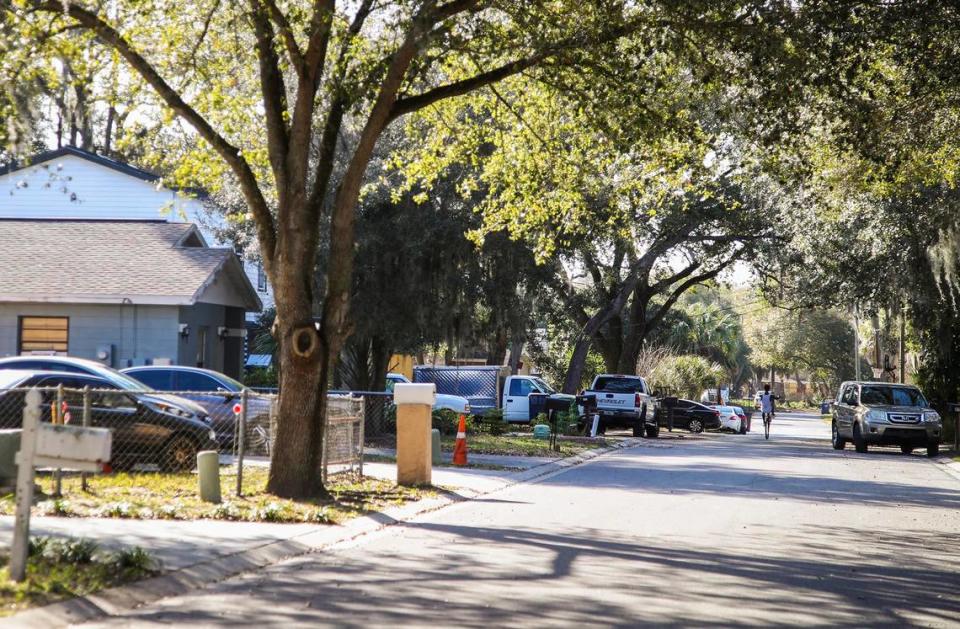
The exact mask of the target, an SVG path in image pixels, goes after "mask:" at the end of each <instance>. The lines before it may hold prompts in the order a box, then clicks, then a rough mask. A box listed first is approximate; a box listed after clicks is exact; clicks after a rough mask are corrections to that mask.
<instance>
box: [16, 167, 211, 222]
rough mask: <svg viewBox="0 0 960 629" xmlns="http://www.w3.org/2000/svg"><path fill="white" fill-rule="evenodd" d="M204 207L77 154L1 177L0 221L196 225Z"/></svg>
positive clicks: (170, 191)
mask: <svg viewBox="0 0 960 629" xmlns="http://www.w3.org/2000/svg"><path fill="white" fill-rule="evenodd" d="M24 185H26V187H24ZM200 208H201V203H200V201H198V200H196V199H191V198H188V197H181V196H178V195H177V193H176V192H174V191H173V190H168V189H166V188H160V189H157V186H156V184H155V183H151V182H149V181H143V180H141V179H137V178H136V177H132V176H130V175H126V174H123V173H121V172H117V171H115V170H111V169H110V168H107V167H105V166H101V165H99V164H95V163H93V162H91V161H89V160H86V159H83V158H81V157H77V156H75V155H66V156H64V157H61V158H59V159H55V160H51V161H48V162H44V163H42V164H37V165H34V166H29V167H27V168H24V169H22V170H18V171H15V172H12V173H8V174H6V175H0V218H87V219H131V220H173V221H191V222H192V221H193V220H194V219H195V218H196V215H197V212H198V211H199V210H200Z"/></svg>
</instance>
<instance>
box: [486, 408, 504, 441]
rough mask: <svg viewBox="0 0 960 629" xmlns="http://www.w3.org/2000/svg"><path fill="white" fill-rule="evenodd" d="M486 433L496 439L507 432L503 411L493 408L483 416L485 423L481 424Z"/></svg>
mask: <svg viewBox="0 0 960 629" xmlns="http://www.w3.org/2000/svg"><path fill="white" fill-rule="evenodd" d="M480 425H481V426H482V427H483V430H485V432H488V433H490V434H491V435H494V436H496V437H498V436H500V435H502V434H503V433H505V432H507V422H505V421H504V420H503V411H502V410H501V409H499V408H491V409H490V410H488V411H487V412H486V413H484V414H483V421H482V422H481V424H480Z"/></svg>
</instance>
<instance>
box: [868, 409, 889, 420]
mask: <svg viewBox="0 0 960 629" xmlns="http://www.w3.org/2000/svg"><path fill="white" fill-rule="evenodd" d="M864 419H866V420H867V421H868V422H885V421H887V414H886V413H884V412H883V411H867V415H866V417H864Z"/></svg>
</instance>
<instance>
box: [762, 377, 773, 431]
mask: <svg viewBox="0 0 960 629" xmlns="http://www.w3.org/2000/svg"><path fill="white" fill-rule="evenodd" d="M776 399H777V396H776V395H774V394H773V393H771V392H770V385H769V384H765V385H763V393H761V394H760V413H761V416H762V417H763V421H764V423H766V422H769V421H770V420H772V419H773V416H774V414H775V413H776V412H777V405H776Z"/></svg>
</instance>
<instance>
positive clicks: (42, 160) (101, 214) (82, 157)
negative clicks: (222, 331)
mask: <svg viewBox="0 0 960 629" xmlns="http://www.w3.org/2000/svg"><path fill="white" fill-rule="evenodd" d="M159 182H160V177H159V176H157V175H155V174H153V173H149V172H147V171H144V170H141V169H139V168H135V167H133V166H131V165H129V164H124V163H122V162H118V161H116V160H112V159H109V158H106V157H103V156H100V155H96V154H94V153H90V152H88V151H84V150H81V149H78V148H74V147H72V146H67V147H64V148H61V149H57V150H55V151H48V152H46V153H41V154H39V155H36V156H34V157H32V158H30V160H29V161H28V162H27V163H26V164H25V165H14V166H12V167H9V168H6V169H2V170H0V219H73V220H129V221H158V220H163V221H168V222H177V223H182V222H186V223H194V224H196V225H197V226H198V227H199V228H200V230H201V233H202V234H203V237H204V239H205V241H206V242H209V243H211V244H213V245H214V246H228V245H229V243H222V242H218V241H217V239H216V237H215V235H214V234H213V233H210V230H209V229H207V228H206V227H205V226H206V225H209V224H210V223H211V217H210V216H209V215H208V213H207V212H205V211H204V207H203V201H202V199H203V193H202V192H198V191H195V190H194V191H190V190H187V191H181V190H173V189H170V188H167V187H163V186H162V185H160V183H159ZM213 220H215V219H213ZM243 268H244V271H245V272H246V274H247V277H249V278H250V282H251V284H253V286H254V287H255V289H256V291H257V296H258V297H259V299H260V301H261V302H262V303H263V306H264V307H265V308H269V307H271V306H272V305H273V294H272V291H271V289H270V286H269V285H268V283H267V278H266V275H265V274H264V272H263V267H262V266H261V265H260V264H259V263H258V262H255V261H249V260H247V261H244V262H243ZM3 273H4V270H3V269H0V276H2V274H3ZM256 316H257V313H255V312H248V313H247V319H248V320H252V319H255V318H256Z"/></svg>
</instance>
